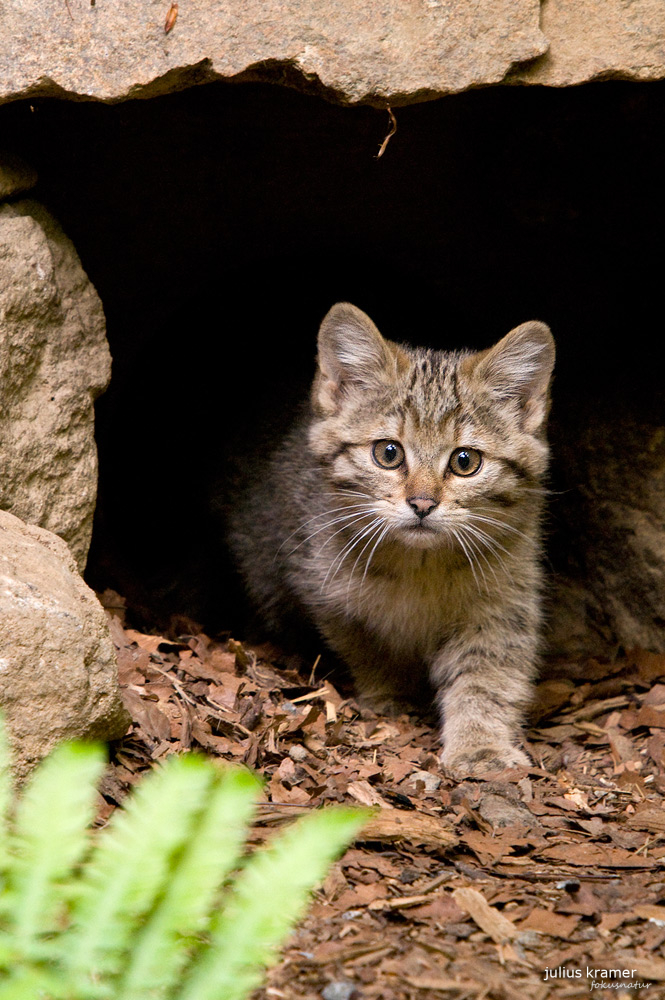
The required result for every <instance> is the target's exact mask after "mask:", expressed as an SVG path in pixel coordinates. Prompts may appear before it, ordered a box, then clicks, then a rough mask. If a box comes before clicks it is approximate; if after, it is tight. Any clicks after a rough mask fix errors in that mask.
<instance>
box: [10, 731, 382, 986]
mask: <svg viewBox="0 0 665 1000" xmlns="http://www.w3.org/2000/svg"><path fill="white" fill-rule="evenodd" d="M3 764H4V768H3ZM103 765H104V755H103V753H102V750H101V748H100V747H90V746H84V745H77V744H73V745H67V746H63V747H60V748H59V749H58V750H56V751H55V752H54V753H53V754H51V756H50V757H49V758H47V759H46V760H45V761H44V762H43V763H42V764H41V765H40V766H39V767H38V769H37V770H36V772H35V774H34V776H33V778H32V780H31V781H30V783H29V784H28V786H27V787H26V789H25V791H24V793H23V795H22V796H21V797H20V799H19V800H18V805H17V807H16V809H15V810H14V812H15V815H14V816H12V801H11V800H12V790H11V780H10V777H9V766H8V762H7V750H6V745H5V746H3V732H2V728H1V719H0V838H1V837H2V835H3V834H4V842H3V844H0V857H1V858H2V860H3V863H4V865H5V869H6V871H5V882H6V887H4V888H3V890H2V896H3V898H4V899H5V900H7V901H8V903H9V905H8V906H6V907H4V908H2V907H0V1000H37V998H39V1000H167V998H169V1000H244V998H245V997H246V996H247V994H248V993H249V991H250V990H251V989H252V988H253V987H254V986H256V985H257V984H258V983H259V982H260V980H261V978H262V975H263V973H264V970H265V967H266V966H267V965H268V964H269V963H270V962H272V961H273V960H274V959H275V958H276V957H277V949H278V948H279V946H280V945H281V944H282V943H283V941H284V939H285V938H286V936H287V934H288V933H289V931H290V930H291V929H292V927H293V924H294V923H295V922H296V920H297V919H298V918H299V917H300V916H301V915H302V913H303V911H304V908H305V906H306V904H307V901H308V897H309V893H310V891H311V889H312V887H313V886H314V885H315V884H316V883H317V882H318V881H320V880H321V879H322V878H323V876H324V874H325V871H326V869H327V867H328V864H329V862H330V861H331V860H332V859H333V858H334V857H335V856H336V855H337V854H339V853H340V852H341V850H342V849H343V848H344V847H346V846H347V845H348V843H349V842H350V841H351V840H352V839H353V837H354V835H355V834H356V832H357V831H358V829H359V827H360V826H361V825H362V823H363V822H364V820H365V815H366V813H365V812H361V811H360V810H356V809H342V808H336V809H322V810H319V811H317V812H315V813H312V814H310V815H309V816H306V817H304V818H300V819H298V820H296V822H295V823H294V824H293V825H292V826H290V827H289V828H288V829H287V830H286V831H285V832H284V833H282V834H281V835H280V836H278V837H277V838H276V839H274V840H273V841H272V843H271V845H270V846H268V847H267V848H265V849H261V850H258V851H256V852H254V853H253V854H252V855H251V856H250V857H249V860H247V861H245V862H244V863H242V862H241V854H242V850H243V843H244V839H245V836H246V832H247V828H248V825H249V822H250V821H251V817H252V811H253V809H254V804H255V802H256V798H257V791H258V789H259V787H260V785H259V782H258V780H257V779H256V778H255V777H254V776H253V775H252V774H251V773H250V772H249V771H245V770H242V769H238V768H220V767H218V766H216V765H215V764H213V763H212V762H211V761H209V760H207V759H205V758H203V757H199V756H197V755H194V754H187V755H184V756H181V757H176V756H173V757H171V758H169V759H168V760H167V761H166V763H165V764H163V765H159V766H158V767H156V768H155V770H154V771H153V772H152V773H151V774H149V775H148V776H147V777H144V778H142V779H141V781H140V782H139V783H138V785H137V787H136V788H135V789H134V790H133V792H132V794H131V795H129V796H128V799H127V802H126V804H125V806H124V808H122V809H117V810H116V811H115V812H114V814H113V815H112V817H111V819H110V821H109V825H108V827H107V828H106V830H104V831H102V832H101V833H95V834H93V835H92V836H91V834H90V832H89V825H90V822H91V820H92V813H93V806H94V802H95V786H96V783H97V781H98V779H99V776H100V773H101V770H102V768H103ZM91 845H92V846H91ZM89 848H90V849H89ZM238 869H239V873H237V874H236V875H235V878H234V880H233V881H232V882H231V888H226V889H225V888H224V884H225V881H227V880H228V879H229V876H231V875H232V873H233V872H237V870H238ZM2 874H3V873H2V869H1V868H0V877H2Z"/></svg>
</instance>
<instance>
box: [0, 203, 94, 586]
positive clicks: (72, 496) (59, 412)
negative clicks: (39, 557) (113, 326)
mask: <svg viewBox="0 0 665 1000" xmlns="http://www.w3.org/2000/svg"><path fill="white" fill-rule="evenodd" d="M110 372H111V359H110V355H109V350H108V345H107V342H106V326H105V320H104V312H103V309H102V306H101V302H100V301H99V297H98V296H97V293H96V292H95V290H94V288H93V286H92V284H91V283H90V281H89V280H88V278H87V276H86V274H85V273H84V271H83V268H82V267H81V263H80V261H79V258H78V256H77V254H76V251H75V250H74V247H73V246H72V244H71V243H70V241H69V240H68V239H67V237H66V236H65V235H64V233H63V232H62V230H61V229H60V227H59V226H58V224H57V223H56V221H55V220H54V219H53V218H52V216H50V215H49V214H48V212H47V211H46V210H45V209H44V208H43V207H42V206H40V205H39V204H38V203H37V202H34V201H19V202H15V203H11V204H6V205H3V206H2V207H1V208H0V467H1V468H2V476H1V477H0V507H1V508H3V509H5V510H9V511H11V512H12V513H13V514H16V515H17V516H18V517H20V518H22V519H23V520H24V521H29V522H30V523H31V524H38V525H41V527H43V528H47V529H48V530H49V531H53V532H55V533H56V534H57V535H60V536H61V537H62V538H64V539H65V541H66V542H67V543H68V544H69V546H70V548H71V550H72V552H73V554H74V557H75V558H76V561H77V563H78V566H79V568H80V569H81V570H82V569H83V567H84V566H85V560H86V556H87V552H88V547H89V545H90V536H91V533H92V520H93V514H94V509H95V501H96V495H97V449H96V445H95V440H94V410H93V401H94V399H95V398H96V397H97V396H98V395H99V393H100V392H101V391H102V390H103V389H104V388H105V387H106V385H107V383H108V380H109V377H110Z"/></svg>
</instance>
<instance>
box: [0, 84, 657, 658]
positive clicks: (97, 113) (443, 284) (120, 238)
mask: <svg viewBox="0 0 665 1000" xmlns="http://www.w3.org/2000/svg"><path fill="white" fill-rule="evenodd" d="M664 97H665V83H650V84H636V83H621V82H605V83H598V84H587V85H584V86H580V87H577V88H569V89H562V90H553V89H545V88H520V87H498V88H488V89H484V90H476V91H470V92H467V93H464V94H460V95H457V96H451V97H447V98H444V99H440V100H437V101H435V102H431V103H424V104H420V105H414V106H409V107H403V108H397V109H395V114H396V117H397V132H396V134H395V135H394V136H393V137H392V138H391V140H390V142H389V144H388V146H387V148H386V151H385V154H384V155H383V157H382V158H381V159H379V160H377V159H376V153H377V151H378V149H379V145H380V143H381V141H382V140H383V138H384V136H385V135H386V133H387V131H388V129H389V124H390V123H389V119H388V115H387V113H386V111H385V110H381V109H374V108H369V107H350V108H343V107H339V106H335V105H332V104H327V103H325V102H324V101H322V100H320V99H319V98H316V97H311V96H305V95H303V94H300V93H297V92H295V91H291V90H286V89H283V88H281V87H277V86H272V85H268V84H239V85H231V84H222V83H216V84H209V85H206V86H201V87H198V88H194V89H191V90H188V91H185V92H182V93H179V94H174V95H170V96H167V97H160V98H154V99H150V100H143V101H133V102H126V103H122V104H116V105H103V104H100V103H95V102H79V103H73V102H65V101H57V100H53V99H48V100H46V99H44V100H42V99H39V100H36V101H33V102H29V101H23V102H19V103H16V104H11V105H6V106H4V107H3V108H1V109H0V124H1V128H2V134H3V139H2V142H3V145H5V146H7V147H8V148H11V149H13V150H15V151H16V152H18V153H20V154H21V155H22V156H23V157H24V158H25V159H27V160H28V161H29V162H31V163H32V164H33V165H34V166H35V167H36V168H37V170H38V172H39V176H40V181H39V185H38V187H37V189H36V191H35V192H34V196H35V197H37V198H38V199H40V200H41V201H42V202H44V203H45V204H46V205H47V207H48V208H49V209H50V210H51V211H52V212H53V213H54V215H55V216H56V217H57V218H58V219H59V221H60V222H61V224H62V226H63V228H64V230H65V232H66V233H67V234H68V235H69V237H70V238H71V239H72V240H73V242H74V245H75V246H76V248H77V251H78V253H79V255H80V257H81V260H82V263H83V266H84V268H85V270H86V271H87V273H88V275H89V276H90V278H91V280H92V282H93V284H94V285H95V287H96V288H97V291H98V292H99V295H100V297H101V299H102V302H103V304H104V308H105V311H106V316H107V322H108V338H109V342H110V346H111V352H112V354H113V358H114V369H113V378H112V382H111V385H110V387H109V389H108V391H107V392H106V394H105V395H104V396H103V397H102V398H100V400H99V401H98V403H97V441H98V447H99V456H100V488H99V502H98V510H97V517H96V523H95V529H94V533H93V543H92V550H91V553H90V559H89V563H88V570H87V579H88V581H89V583H90V584H91V585H92V586H93V587H95V588H97V589H105V588H107V587H112V588H114V589H116V590H118V591H119V592H120V593H122V594H123V595H124V596H126V597H127V600H128V604H129V606H130V609H131V610H132V612H133V614H134V615H135V616H136V619H137V621H138V622H139V623H140V624H142V625H143V626H149V625H152V624H154V625H159V626H161V627H163V626H164V625H165V624H167V623H168V621H169V619H170V618H171V616H173V615H174V614H175V615H186V616H189V617H191V618H193V619H195V620H196V621H198V622H200V623H201V624H202V625H203V626H204V627H205V628H206V629H208V630H211V631H215V630H228V629H234V630H235V629H236V628H237V622H238V618H237V615H238V608H237V606H236V601H235V597H236V594H237V587H236V585H235V583H234V581H233V578H232V576H231V575H230V572H229V569H228V566H227V565H226V559H225V553H224V544H223V539H222V538H221V537H220V531H219V520H218V517H217V515H216V513H215V511H214V509H213V508H214V505H211V497H212V496H213V495H215V494H216V493H217V492H218V490H219V488H220V483H221V484H222V488H223V480H224V474H225V469H226V466H227V462H228V459H229V455H230V454H231V453H238V452H240V453H242V446H243V438H244V437H245V436H246V435H250V434H251V432H252V428H253V426H254V425H255V423H256V422H257V421H260V420H264V419H265V418H266V414H267V415H268V416H269V419H270V420H271V421H272V422H273V423H274V426H275V428H276V434H277V433H278V430H277V429H278V426H279V422H280V420H281V416H279V414H280V413H281V407H282V404H284V403H285V404H286V405H287V407H288V406H289V405H291V404H293V403H295V402H297V400H299V399H300V398H301V396H302V394H303V393H304V392H305V391H306V387H307V385H308V383H309V380H310V378H311V375H312V372H313V358H314V350H315V336H316V330H317V327H318V323H319V321H320V319H321V317H322V316H323V314H324V313H325V312H326V311H327V309H328V308H329V306H330V305H331V304H332V303H333V302H335V301H337V300H340V299H348V300H350V301H352V302H354V303H355V304H357V305H359V306H360V307H361V308H363V309H364V310H365V311H366V312H368V313H369V314H370V315H371V316H372V317H373V319H374V320H375V321H376V323H377V325H378V326H379V328H380V329H381V330H382V332H383V333H384V334H385V335H386V336H388V337H391V338H392V339H397V340H399V339H404V340H408V341H411V342H413V343H421V344H429V345H431V346H435V347H460V346H470V347H476V348H482V347H485V346H489V344H491V343H493V342H494V341H495V340H497V339H498V338H499V337H500V336H502V335H503V334H504V333H506V332H507V331H508V330H509V329H510V328H511V327H513V326H515V325H517V324H518V323H520V322H523V321H524V320H528V319H534V318H538V319H543V320H545V321H546V322H548V323H549V324H550V326H551V327H552V330H553V332H554V335H555V338H556V340H557V346H558V363H557V369H556V381H555V390H554V408H553V414H552V435H551V436H552V441H553V446H554V462H553V468H552V487H553V490H554V496H553V499H552V504H551V510H550V523H549V539H550V542H549V560H550V564H551V567H552V570H553V574H554V577H555V579H556V580H557V581H558V583H557V585H556V588H555V590H554V599H553V605H554V608H555V611H554V614H553V620H554V626H553V634H554V638H553V647H554V648H555V650H556V651H559V652H566V651H570V652H571V653H572V652H576V651H578V650H579V649H582V648H585V649H588V650H593V649H594V648H597V651H598V652H607V651H611V650H612V649H613V648H615V647H616V646H617V644H618V643H626V644H630V643H631V642H633V641H634V642H638V641H639V642H640V643H642V644H643V645H646V646H647V647H652V648H654V647H656V648H662V647H663V640H662V638H661V639H660V647H658V636H659V635H660V634H661V630H662V627H663V625H665V620H664V619H665V611H664V609H663V605H664V603H665V573H664V571H663V563H664V562H665V551H664V550H665V542H664V541H663V539H664V538H665V534H664V533H663V527H664V526H663V519H664V517H665V513H664V510H665V477H664V475H663V470H664V469H665V458H664V457H663V452H664V449H665V444H664V440H663V439H664V435H663V432H662V426H663V423H664V422H665V421H664V415H663V394H662V361H661V346H660V345H661V341H662V333H661V330H660V325H661V322H662V321H661V308H660V306H661V298H662V289H663V259H662V249H661V242H662V235H661V234H662V232H663V230H664V228H665V184H664V182H663V178H664V177H665V138H664V136H665V101H664V100H663V98H664ZM621 511H624V513H626V518H625V519H624V520H623V521H622V520H621ZM630 512H632V514H634V515H635V516H634V517H633V521H631V516H632V514H631V513H630ZM638 515H639V516H638ZM659 519H660V520H659ZM640 524H642V525H643V527H644V530H645V532H646V535H645V538H646V541H645V540H644V539H642V540H641V541H640V539H639V537H638V536H639V535H640V530H641V529H640ZM631 525H632V527H631ZM658 546H660V551H661V553H662V555H663V560H661V561H659V559H658V551H659V549H658ZM613 601H614V603H613ZM557 609H559V610H557ZM557 615H558V617H557ZM557 623H558V624H557ZM557 629H558V631H557ZM562 636H563V637H564V639H562V638H561V637H562ZM565 637H567V640H566V639H565ZM566 641H568V643H569V645H568V646H566ZM557 643H558V646H557ZM594 644H595V646H594Z"/></svg>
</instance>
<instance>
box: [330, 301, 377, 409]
mask: <svg viewBox="0 0 665 1000" xmlns="http://www.w3.org/2000/svg"><path fill="white" fill-rule="evenodd" d="M318 348H319V353H318V364H319V373H318V375H317V378H316V381H315V383H314V396H315V400H316V402H317V403H318V405H319V406H320V407H321V408H322V409H323V410H324V411H325V412H328V413H330V412H334V410H335V409H336V408H337V406H338V405H339V399H340V394H341V393H342V392H344V391H345V390H349V389H353V387H354V386H356V387H360V388H362V387H365V388H367V387H370V386H372V385H379V384H380V383H382V382H384V381H385V377H386V374H387V373H388V372H392V371H394V369H395V355H394V354H393V353H392V352H391V350H390V346H389V345H388V342H387V341H385V340H384V339H383V337H382V336H381V334H380V333H379V331H378V330H377V328H376V327H375V325H374V323H372V321H371V319H370V318H369V316H367V315H366V313H364V312H363V311H362V309H358V308H356V306H352V305H351V303H350V302H338V303H337V304H336V305H334V306H333V307H332V309H331V310H330V312H329V313H328V314H327V315H326V316H325V317H324V319H323V322H322V323H321V327H320V329H319V340H318Z"/></svg>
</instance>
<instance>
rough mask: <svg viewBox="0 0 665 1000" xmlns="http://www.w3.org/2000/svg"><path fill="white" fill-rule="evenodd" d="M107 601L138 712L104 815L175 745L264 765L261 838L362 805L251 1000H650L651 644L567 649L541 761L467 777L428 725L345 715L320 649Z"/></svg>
mask: <svg viewBox="0 0 665 1000" xmlns="http://www.w3.org/2000/svg"><path fill="white" fill-rule="evenodd" d="M102 601H103V603H104V604H105V606H106V608H107V613H108V615H109V617H110V621H111V628H112V635H113V639H114V642H115V645H116V648H117V652H118V661H119V670H120V681H121V685H122V689H123V696H124V698H125V704H126V706H127V708H128V710H129V712H130V714H131V717H132V720H133V724H132V727H131V731H130V732H129V734H128V735H127V736H126V737H125V738H124V739H123V740H121V741H120V742H118V743H117V744H115V745H114V748H113V756H112V760H111V764H110V766H109V768H108V771H107V773H106V776H105V779H104V783H103V786H102V796H103V801H102V804H101V810H100V822H104V820H105V818H107V817H108V815H110V813H111V812H112V811H113V809H114V808H115V807H116V805H117V804H119V803H120V802H121V801H122V800H123V798H124V796H125V795H126V793H127V791H128V790H129V789H130V788H131V786H132V785H133V784H134V783H135V782H136V781H137V780H138V778H139V777H140V775H141V774H142V773H143V772H144V771H145V770H146V769H147V768H149V767H151V766H152V765H153V763H154V762H155V761H157V760H159V759H161V758H163V757H165V756H166V755H168V754H170V753H173V752H175V751H181V750H189V749H198V750H200V751H204V752H205V753H207V754H211V755H214V756H216V757H219V758H223V759H224V760H227V761H230V762H235V763H244V764H246V765H248V766H250V767H252V768H254V769H256V770H257V771H258V772H259V773H260V774H262V775H263V777H264V779H265V786H264V792H263V796H262V799H261V801H260V804H259V807H258V816H257V820H256V825H255V827H254V830H253V834H252V839H253V841H254V842H261V841H262V840H263V839H265V837H267V836H269V835H270V833H271V832H272V831H273V830H274V829H276V828H278V827H279V826H281V825H282V824H284V823H286V822H288V821H289V820H290V819H292V818H293V817H294V815H297V814H298V813H301V812H303V811H305V810H309V809H312V808H315V807H317V806H320V805H323V804H325V803H332V802H342V801H343V802H357V803H362V804H364V805H371V806H376V815H375V818H374V819H373V820H372V821H371V822H370V824H369V825H368V827H366V829H365V830H364V831H363V833H362V834H361V837H360V839H359V840H358V842H356V843H355V844H354V846H353V847H352V848H351V849H350V850H348V851H347V852H346V854H345V855H344V856H343V858H342V859H341V860H340V861H339V862H337V863H336V864H335V865H334V867H333V868H332V870H331V872H330V874H329V876H328V878H327V879H326V881H325V883H324V885H323V887H322V888H321V889H320V890H319V891H318V892H317V893H316V896H315V899H314V903H313V905H312V907H311V909H310V910H309V912H308V915H307V917H306V918H305V920H304V921H303V922H302V924H301V925H300V926H299V928H298V929H297V931H296V932H295V934H294V935H293V937H292V938H291V940H290V942H289V944H288V946H287V948H286V949H285V951H284V953H283V957H282V961H281V962H280V963H279V964H278V965H277V966H276V967H275V968H274V969H273V970H272V971H271V972H270V974H269V977H268V980H267V983H266V985H265V986H264V987H263V988H262V989H261V990H259V991H258V992H257V994H256V998H257V1000H269V998H275V1000H280V998H285V1000H319V998H323V1000H362V998H368V1000H369V998H373V1000H374V998H375V1000H429V998H435V1000H436V998H438V997H442V998H451V1000H467V998H468V1000H513V998H514V1000H554V998H556V1000H563V998H566V1000H575V998H578V997H582V996H586V995H588V994H589V993H594V992H595V991H596V989H601V988H604V989H612V990H613V993H612V994H611V995H613V996H614V997H615V998H623V1000H625V998H626V997H631V998H636V997H646V996H649V997H665V959H664V958H663V957H662V954H663V945H664V943H665V656H656V655H654V654H651V653H646V652H643V651H632V652H629V653H626V654H622V655H620V656H619V657H618V658H617V659H616V660H615V661H614V662H612V663H601V662H598V661H595V660H590V661H588V662H586V663H584V664H575V665H568V666H569V667H570V666H574V669H569V670H566V669H565V665H561V667H562V669H561V670H560V671H559V676H558V677H557V678H556V679H548V680H544V681H543V682H542V683H541V684H540V685H539V686H538V690H537V700H536V709H535V711H534V713H533V715H532V718H531V724H530V728H529V730H528V733H527V738H528V748H529V751H530V754H531V756H532V759H533V760H534V762H535V763H534V766H533V767H531V768H529V769H526V768H525V769H520V770H519V771H518V770H515V771H510V772H503V773H502V774H497V775H490V776H488V778H487V779H486V780H479V779H470V780H466V781H464V782H461V783H460V782H456V781H453V780H451V779H449V778H447V777H446V776H445V775H443V774H442V772H441V769H440V766H439V763H438V756H437V754H438V742H437V733H436V730H435V729H434V728H433V727H432V726H430V725H427V724H426V723H425V722H423V721H422V720H420V719H418V718H415V717H409V716H400V717H399V718H385V717H380V716H377V715H374V714H372V713H371V712H369V711H367V710H365V709H363V710H360V709H359V707H358V705H357V704H356V703H355V702H354V701H353V699H352V698H350V697H348V696H347V695H346V693H345V692H340V691H338V690H337V689H336V688H335V687H334V686H333V683H331V680H330V679H329V678H325V677H322V676H321V675H320V672H319V666H318V665H315V664H312V670H311V674H310V676H303V675H302V674H299V673H296V672H295V671H293V670H290V669H285V668H280V667H279V666H278V665H276V664H277V663H278V654H277V652H276V651H275V650H271V649H268V648H267V647H260V648H259V647H253V648H252V647H250V646H248V645H245V644H243V643H241V642H237V641H234V640H233V639H228V640H226V641H213V640H211V639H210V638H209V637H207V636H205V635H202V634H191V635H190V634H187V635H182V636H179V637H178V638H177V641H176V640H174V639H173V637H170V638H164V637H163V636H158V635H144V634H142V633H139V632H136V631H134V630H132V629H130V628H126V627H125V621H124V607H123V605H124V602H123V601H122V599H121V598H119V597H118V595H117V594H114V593H113V592H106V594H104V595H102ZM550 673H551V672H550ZM566 674H568V675H569V676H566ZM570 675H572V676H570ZM548 970H550V971H548ZM603 970H606V971H609V970H612V971H613V972H614V973H617V972H618V974H619V978H617V975H616V974H615V975H605V976H603V975H602V972H603ZM622 972H625V973H626V974H625V975H623V976H621V973H622ZM552 973H553V975H552ZM647 984H649V986H648V987H647Z"/></svg>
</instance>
